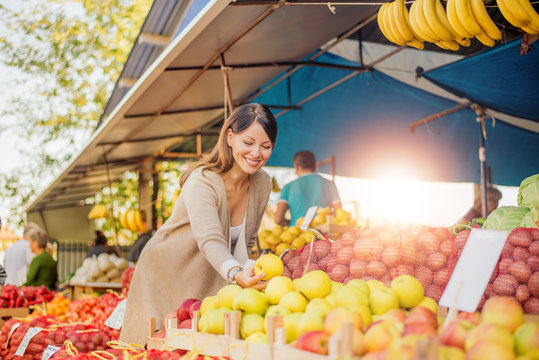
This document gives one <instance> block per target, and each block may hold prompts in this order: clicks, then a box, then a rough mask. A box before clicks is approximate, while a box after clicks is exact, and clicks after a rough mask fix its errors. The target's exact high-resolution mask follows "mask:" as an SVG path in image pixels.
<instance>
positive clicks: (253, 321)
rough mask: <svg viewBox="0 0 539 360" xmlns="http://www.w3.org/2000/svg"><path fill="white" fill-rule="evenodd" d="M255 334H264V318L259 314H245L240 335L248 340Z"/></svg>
mask: <svg viewBox="0 0 539 360" xmlns="http://www.w3.org/2000/svg"><path fill="white" fill-rule="evenodd" d="M255 332H264V318H263V317H262V316H260V315H258V314H245V315H243V316H242V318H241V323H240V335H241V338H242V339H244V340H245V339H246V338H247V337H248V336H249V335H251V334H252V333H255Z"/></svg>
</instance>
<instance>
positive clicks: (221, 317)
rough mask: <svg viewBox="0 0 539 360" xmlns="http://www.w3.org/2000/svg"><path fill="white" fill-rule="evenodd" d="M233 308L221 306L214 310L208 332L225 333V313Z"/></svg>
mask: <svg viewBox="0 0 539 360" xmlns="http://www.w3.org/2000/svg"><path fill="white" fill-rule="evenodd" d="M230 311H232V309H228V308H219V309H217V310H215V311H212V313H211V315H210V318H209V319H208V323H207V326H206V330H207V332H209V333H211V334H217V335H223V334H224V333H225V313H226V312H230Z"/></svg>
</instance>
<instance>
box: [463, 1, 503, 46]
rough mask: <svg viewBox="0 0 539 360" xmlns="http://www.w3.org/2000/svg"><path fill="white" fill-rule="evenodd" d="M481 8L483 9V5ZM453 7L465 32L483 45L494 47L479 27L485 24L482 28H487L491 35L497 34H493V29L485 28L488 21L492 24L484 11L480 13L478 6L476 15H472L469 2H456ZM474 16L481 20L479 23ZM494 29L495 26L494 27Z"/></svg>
mask: <svg viewBox="0 0 539 360" xmlns="http://www.w3.org/2000/svg"><path fill="white" fill-rule="evenodd" d="M481 2H482V1H481ZM477 5H479V4H477ZM482 6H483V8H484V5H482ZM455 7H456V10H457V16H458V18H459V21H460V23H461V24H462V26H464V28H465V29H466V31H468V32H469V33H471V34H473V35H474V36H475V37H476V39H477V40H479V41H481V42H482V43H483V44H484V45H486V46H494V39H493V38H492V37H490V36H489V35H488V34H487V33H486V32H485V30H484V29H483V28H482V26H481V25H480V23H484V24H485V25H484V26H485V27H488V28H489V31H490V32H492V33H493V35H496V36H497V34H496V33H495V29H493V28H492V26H487V24H488V21H490V22H492V20H490V17H489V16H488V13H487V11H486V9H485V11H484V12H483V11H480V6H476V8H478V9H477V14H474V11H473V9H472V1H471V0H456V4H455ZM476 16H477V17H479V18H481V21H478V20H477V18H476ZM492 25H494V23H492ZM494 27H496V26H495V25H494ZM500 38H501V33H500Z"/></svg>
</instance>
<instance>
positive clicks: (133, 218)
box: [119, 209, 148, 233]
mask: <svg viewBox="0 0 539 360" xmlns="http://www.w3.org/2000/svg"><path fill="white" fill-rule="evenodd" d="M119 220H120V225H121V226H122V227H123V228H124V229H127V230H131V231H132V232H135V233H136V232H139V231H143V232H146V231H148V229H146V226H145V225H144V223H143V222H142V217H141V215H140V211H138V210H134V209H131V210H128V211H126V212H124V213H122V214H120V217H119Z"/></svg>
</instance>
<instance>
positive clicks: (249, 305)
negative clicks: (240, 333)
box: [232, 288, 268, 315]
mask: <svg viewBox="0 0 539 360" xmlns="http://www.w3.org/2000/svg"><path fill="white" fill-rule="evenodd" d="M232 306H233V309H234V310H241V311H243V312H245V313H246V314H258V315H263V314H264V313H265V312H266V309H267V308H268V299H267V298H266V295H264V293H262V292H260V291H258V290H256V289H253V288H245V289H242V290H241V291H240V292H238V293H237V294H236V296H235V297H234V301H233V302H232Z"/></svg>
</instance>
